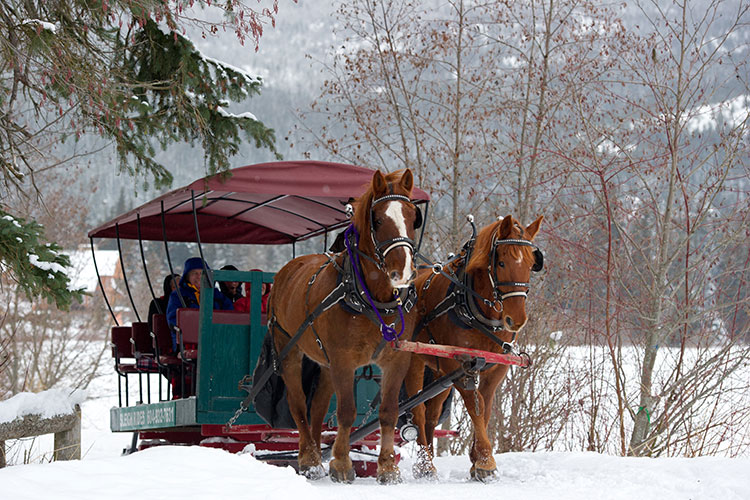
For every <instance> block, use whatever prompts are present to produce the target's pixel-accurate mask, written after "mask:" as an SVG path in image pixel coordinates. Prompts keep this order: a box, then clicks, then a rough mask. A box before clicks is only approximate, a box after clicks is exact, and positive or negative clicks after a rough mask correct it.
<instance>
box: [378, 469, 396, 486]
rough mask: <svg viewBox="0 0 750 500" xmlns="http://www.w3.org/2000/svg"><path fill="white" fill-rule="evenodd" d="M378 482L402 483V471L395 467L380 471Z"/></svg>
mask: <svg viewBox="0 0 750 500" xmlns="http://www.w3.org/2000/svg"><path fill="white" fill-rule="evenodd" d="M377 481H378V484H399V483H401V471H399V470H398V469H393V470H389V471H385V472H378V478H377Z"/></svg>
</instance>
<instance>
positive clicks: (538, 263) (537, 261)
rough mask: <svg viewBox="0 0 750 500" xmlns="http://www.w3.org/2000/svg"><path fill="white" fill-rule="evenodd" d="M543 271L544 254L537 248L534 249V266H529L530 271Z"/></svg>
mask: <svg viewBox="0 0 750 500" xmlns="http://www.w3.org/2000/svg"><path fill="white" fill-rule="evenodd" d="M542 269H544V254H543V253H542V251H541V250H539V249H538V248H535V249H534V265H533V266H531V270H532V271H533V272H535V273H538V272H539V271H541V270H542Z"/></svg>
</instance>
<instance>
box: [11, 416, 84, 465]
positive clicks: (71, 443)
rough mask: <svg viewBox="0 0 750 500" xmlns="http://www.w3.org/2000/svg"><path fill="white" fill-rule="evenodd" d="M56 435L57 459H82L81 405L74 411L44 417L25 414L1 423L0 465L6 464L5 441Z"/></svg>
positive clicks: (55, 454)
mask: <svg viewBox="0 0 750 500" xmlns="http://www.w3.org/2000/svg"><path fill="white" fill-rule="evenodd" d="M42 434H54V435H55V451H54V458H55V460H80V458H81V407H80V406H78V405H76V406H75V409H74V411H73V413H70V414H67V415H56V416H54V417H49V418H42V417H41V415H24V416H23V417H18V418H16V419H15V420H13V421H11V422H3V423H0V467H4V466H5V465H6V462H7V460H6V456H5V441H7V440H8V439H21V438H25V437H33V436H41V435H42Z"/></svg>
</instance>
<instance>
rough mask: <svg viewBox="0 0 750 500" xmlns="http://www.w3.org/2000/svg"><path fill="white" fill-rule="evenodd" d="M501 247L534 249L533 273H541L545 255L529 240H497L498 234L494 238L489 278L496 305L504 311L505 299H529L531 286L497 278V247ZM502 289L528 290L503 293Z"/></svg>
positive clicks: (527, 283)
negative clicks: (513, 246) (514, 246)
mask: <svg viewBox="0 0 750 500" xmlns="http://www.w3.org/2000/svg"><path fill="white" fill-rule="evenodd" d="M500 245H517V246H524V247H531V248H533V249H534V265H533V266H532V267H531V271H532V272H539V271H541V270H542V268H543V267H544V254H543V253H542V251H541V250H540V249H539V247H537V246H536V245H534V244H533V243H532V242H530V241H529V240H524V239H518V238H503V239H498V238H497V232H495V234H493V236H492V251H491V253H490V260H489V264H488V265H487V276H488V277H489V279H490V285H491V286H492V297H493V299H494V300H495V303H497V302H500V307H501V309H500V310H502V304H503V301H504V300H505V299H509V298H511V297H523V298H526V297H528V294H529V288H530V284H529V282H528V281H500V279H499V278H498V276H497V265H496V260H497V247H499V246H500ZM500 287H514V288H518V287H523V288H526V290H513V291H510V292H503V291H502V290H500Z"/></svg>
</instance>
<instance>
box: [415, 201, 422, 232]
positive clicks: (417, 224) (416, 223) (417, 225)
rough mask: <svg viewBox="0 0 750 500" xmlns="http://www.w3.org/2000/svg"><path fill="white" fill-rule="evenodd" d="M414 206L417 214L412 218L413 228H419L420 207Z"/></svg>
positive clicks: (420, 220)
mask: <svg viewBox="0 0 750 500" xmlns="http://www.w3.org/2000/svg"><path fill="white" fill-rule="evenodd" d="M414 208H415V209H416V210H417V216H416V218H415V219H414V229H419V228H420V227H422V209H421V208H419V207H417V206H415V207H414Z"/></svg>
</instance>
